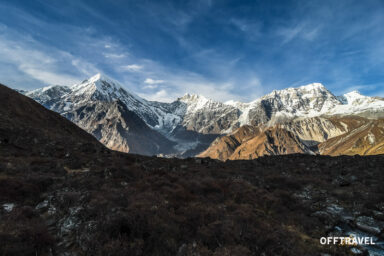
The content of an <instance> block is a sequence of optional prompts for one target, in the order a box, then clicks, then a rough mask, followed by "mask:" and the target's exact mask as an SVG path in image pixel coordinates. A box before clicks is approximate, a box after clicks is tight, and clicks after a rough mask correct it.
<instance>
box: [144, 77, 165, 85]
mask: <svg viewBox="0 0 384 256" xmlns="http://www.w3.org/2000/svg"><path fill="white" fill-rule="evenodd" d="M144 83H146V84H162V83H164V80H154V79H152V78H147V79H145V81H144Z"/></svg>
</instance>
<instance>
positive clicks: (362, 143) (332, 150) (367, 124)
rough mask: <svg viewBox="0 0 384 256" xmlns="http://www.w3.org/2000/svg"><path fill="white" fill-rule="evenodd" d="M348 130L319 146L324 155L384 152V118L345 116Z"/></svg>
mask: <svg viewBox="0 0 384 256" xmlns="http://www.w3.org/2000/svg"><path fill="white" fill-rule="evenodd" d="M340 122H343V123H345V124H348V126H349V127H350V129H349V130H348V132H346V133H344V134H342V135H339V136H336V137H333V138H331V139H329V140H327V141H325V142H323V143H321V144H320V145H319V146H318V148H319V152H320V153H321V154H323V155H332V156H336V155H356V154H358V155H378V154H384V119H378V120H371V119H366V118H360V117H350V118H343V119H341V121H340Z"/></svg>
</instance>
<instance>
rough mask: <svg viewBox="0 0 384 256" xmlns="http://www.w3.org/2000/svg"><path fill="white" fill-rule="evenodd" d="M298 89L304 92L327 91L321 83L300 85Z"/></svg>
mask: <svg viewBox="0 0 384 256" xmlns="http://www.w3.org/2000/svg"><path fill="white" fill-rule="evenodd" d="M299 89H304V90H327V88H326V87H325V86H324V85H323V84H322V83H311V84H307V85H302V86H300V87H299Z"/></svg>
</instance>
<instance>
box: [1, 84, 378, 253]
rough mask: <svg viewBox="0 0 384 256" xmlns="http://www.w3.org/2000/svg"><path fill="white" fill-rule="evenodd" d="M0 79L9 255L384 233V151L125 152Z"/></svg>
mask: <svg viewBox="0 0 384 256" xmlns="http://www.w3.org/2000/svg"><path fill="white" fill-rule="evenodd" d="M0 89H1V90H0V95H1V96H0V97H1V99H2V101H0V117H1V125H2V126H1V127H2V128H1V133H0V140H1V141H2V144H0V148H1V150H0V206H1V207H0V255H36V254H37V255H65V254H64V253H68V254H67V255H178V256H192V255H217V256H218V255H236V256H237V255H239V256H244V255H245V256H246V255H320V253H328V254H330V255H350V254H351V252H350V248H347V247H340V246H323V245H320V243H319V238H320V237H322V236H327V235H330V232H335V229H334V228H335V226H340V227H342V230H347V228H349V229H356V228H358V227H364V225H360V224H361V222H364V218H363V219H362V218H361V217H367V218H371V219H372V221H371V222H369V223H368V224H367V223H366V224H367V225H365V227H366V226H373V227H374V228H373V229H366V232H367V230H368V232H376V233H374V234H373V233H372V234H371V235H372V236H373V235H374V236H375V237H377V238H381V236H382V233H381V228H382V227H383V226H381V224H382V221H383V220H384V218H383V217H382V216H384V206H383V203H382V202H383V201H384V190H383V186H382V184H383V181H384V175H383V172H382V166H384V158H383V157H382V156H369V157H335V158H332V157H325V156H309V155H288V156H270V157H261V158H258V159H257V160H252V161H227V162H226V163H223V162H220V161H215V160H210V159H192V158H191V159H185V160H180V159H162V158H154V157H144V156H138V155H132V154H124V153H119V152H114V151H110V150H107V149H105V148H104V147H102V146H100V144H99V143H98V142H97V141H96V140H95V139H94V138H93V137H92V136H88V135H87V134H85V133H84V132H83V131H82V130H81V129H78V128H77V127H75V126H74V125H72V124H71V123H70V122H69V121H67V120H66V119H64V118H62V117H60V116H59V115H58V114H55V113H53V112H51V111H48V110H46V109H44V108H43V107H41V106H39V105H38V104H37V103H34V102H33V101H32V100H29V99H27V98H25V97H23V96H20V95H18V94H16V93H14V92H10V91H9V89H7V88H5V87H1V88H0ZM4 95H7V96H8V97H9V100H10V102H7V97H5V96H4ZM4 101H5V103H4ZM11 102H14V105H9V104H10V103H11ZM32 102H33V103H32ZM22 104H25V107H27V106H29V108H28V110H27V111H28V112H24V111H22V109H20V110H17V108H18V106H24V105H22ZM7 106H8V107H7ZM10 113H12V115H10ZM24 113H26V114H24ZM42 113H43V114H42ZM16 114H17V115H16ZM44 120H45V122H44ZM4 122H5V123H6V124H4ZM44 123H46V124H47V125H44ZM54 124H56V125H54ZM8 127H12V129H11V128H8ZM14 128H15V129H14ZM53 131H55V133H53ZM34 138H37V142H36V143H35V140H34ZM63 138H65V140H63ZM5 140H7V141H6V143H5ZM20 141H22V142H23V143H20ZM50 141H51V142H50ZM75 141H76V142H77V143H75ZM4 143H5V144H4ZM85 145H86V146H85ZM62 152H65V154H64V153H62ZM346 216H348V218H346ZM371 219H369V220H371ZM359 223H360V224H359ZM377 230H379V233H377ZM339 232H343V231H339ZM336 235H337V234H336ZM338 235H341V234H338ZM360 249H361V250H362V251H363V248H360ZM379 249H380V248H379Z"/></svg>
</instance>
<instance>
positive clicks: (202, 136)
mask: <svg viewBox="0 0 384 256" xmlns="http://www.w3.org/2000/svg"><path fill="white" fill-rule="evenodd" d="M23 93H24V94H25V95H26V96H29V97H30V98H32V99H34V100H36V101H37V102H39V103H40V104H42V105H43V106H45V107H46V108H48V109H50V110H53V111H55V112H58V113H60V114H61V115H62V116H64V117H66V118H67V119H69V120H71V121H72V122H74V123H75V124H77V125H78V126H79V127H81V128H83V129H84V130H85V131H87V132H88V133H90V134H92V135H93V136H94V137H96V138H97V139H98V140H99V141H100V142H101V143H103V144H104V145H106V146H107V147H108V148H111V149H114V150H118V151H122V152H130V153H138V154H144V155H160V156H181V157H188V156H195V155H199V156H201V157H211V158H218V159H221V160H226V159H249V158H255V157H258V156H261V155H265V154H272V155H274V154H289V153H308V154H331V155H338V154H377V153H383V147H381V146H380V145H381V144H380V143H382V138H383V125H382V123H383V121H382V118H383V117H384V99H383V98H379V97H368V96H363V95H361V94H360V93H359V92H357V91H353V92H350V93H347V94H344V95H342V96H335V95H334V94H332V93H331V92H330V91H329V90H328V89H327V88H326V87H325V86H323V85H322V84H320V83H313V84H309V85H305V86H300V87H297V88H288V89H284V90H274V91H273V92H271V93H270V94H267V95H265V96H263V97H261V98H259V99H256V100H254V101H252V102H249V103H243V102H237V101H228V102H218V101H214V100H211V99H208V98H206V97H204V96H202V95H196V94H193V95H191V94H185V95H184V96H183V97H180V98H178V99H176V100H175V101H174V102H171V103H163V102H156V101H148V100H145V99H143V98H141V97H139V96H138V95H136V94H134V93H132V92H130V91H128V90H127V89H125V88H124V87H123V86H122V85H121V84H120V83H119V82H117V81H115V80H113V79H111V78H109V77H107V76H105V75H101V74H97V75H95V76H93V77H91V78H89V79H87V80H84V81H83V82H81V83H79V84H76V85H72V86H59V85H55V86H48V87H44V88H40V89H36V90H33V91H24V92H23ZM353 138H355V139H353ZM364 138H366V139H365V140H364ZM361 140H364V141H361ZM346 145H347V146H346Z"/></svg>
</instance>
